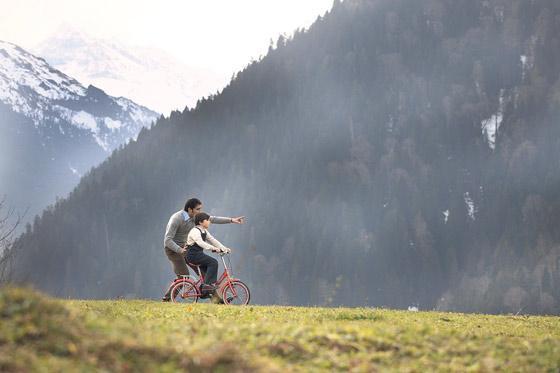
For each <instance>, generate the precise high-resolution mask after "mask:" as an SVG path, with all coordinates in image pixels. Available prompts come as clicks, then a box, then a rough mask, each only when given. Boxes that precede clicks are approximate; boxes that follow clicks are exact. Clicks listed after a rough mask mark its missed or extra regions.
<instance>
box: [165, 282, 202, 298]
mask: <svg viewBox="0 0 560 373" xmlns="http://www.w3.org/2000/svg"><path fill="white" fill-rule="evenodd" d="M171 301H172V302H173V303H197V302H198V289H197V287H196V284H195V283H194V282H193V281H191V280H184V281H179V282H177V283H176V284H175V285H174V286H173V288H172V289H171Z"/></svg>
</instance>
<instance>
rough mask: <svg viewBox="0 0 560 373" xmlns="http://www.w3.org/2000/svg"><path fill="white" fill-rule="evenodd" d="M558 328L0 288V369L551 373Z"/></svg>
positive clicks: (511, 320)
mask: <svg viewBox="0 0 560 373" xmlns="http://www.w3.org/2000/svg"><path fill="white" fill-rule="evenodd" d="M559 369H560V318H559V317H538V316H489V315H475V314H458V313H441V312H408V311H395V310H386V309H371V308H355V309H348V308H304V307H268V306H246V307H234V306H223V305H213V304H197V305H178V304H163V303H159V302H155V301H145V300H117V301H78V300H73V301H63V300H53V299H50V298H47V297H45V296H42V295H40V294H38V293H36V292H33V291H31V290H29V289H15V288H4V289H3V290H0V371H4V370H7V371H45V370H49V371H67V370H80V371H90V370H91V371H94V370H95V371H99V370H106V371H146V372H148V371H149V372H151V371H177V370H190V371H224V372H226V371H227V372H230V371H248V370H252V371H332V370H343V371H346V370H354V371H364V372H366V371H368V372H369V371H375V370H383V371H399V372H401V371H404V372H406V371H411V372H422V371H434V370H435V371H496V370H501V371H508V372H509V371H531V372H533V371H551V372H553V371H554V372H556V371H558V370H559Z"/></svg>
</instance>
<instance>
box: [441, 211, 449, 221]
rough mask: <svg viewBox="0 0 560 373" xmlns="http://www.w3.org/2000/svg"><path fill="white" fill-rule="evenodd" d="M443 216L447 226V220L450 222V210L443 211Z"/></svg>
mask: <svg viewBox="0 0 560 373" xmlns="http://www.w3.org/2000/svg"><path fill="white" fill-rule="evenodd" d="M442 214H443V222H444V223H445V224H447V220H449V209H447V210H445V211H442Z"/></svg>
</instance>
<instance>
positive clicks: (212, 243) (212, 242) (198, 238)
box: [187, 226, 227, 251]
mask: <svg viewBox="0 0 560 373" xmlns="http://www.w3.org/2000/svg"><path fill="white" fill-rule="evenodd" d="M199 229H200V230H199ZM200 231H203V232H206V242H204V240H203V239H202V234H201V233H200ZM195 243H196V244H197V245H198V246H200V247H202V248H203V249H204V250H209V251H218V250H226V249H227V248H226V247H225V246H224V245H222V243H221V242H220V241H218V240H217V239H215V238H214V236H212V235H211V234H210V232H208V231H207V230H206V229H204V228H202V227H200V226H196V227H194V228H193V229H191V230H190V232H189V235H188V236H187V246H191V245H194V244H195Z"/></svg>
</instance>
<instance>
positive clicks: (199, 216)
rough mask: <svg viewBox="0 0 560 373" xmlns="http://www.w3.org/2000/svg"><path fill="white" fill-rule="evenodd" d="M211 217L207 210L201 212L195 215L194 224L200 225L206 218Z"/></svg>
mask: <svg viewBox="0 0 560 373" xmlns="http://www.w3.org/2000/svg"><path fill="white" fill-rule="evenodd" d="M208 219H210V215H208V214H207V213H205V212H199V213H198V214H196V215H195V216H194V224H195V225H199V224H200V223H202V222H203V221H204V220H208Z"/></svg>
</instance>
